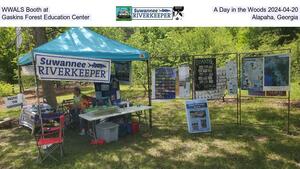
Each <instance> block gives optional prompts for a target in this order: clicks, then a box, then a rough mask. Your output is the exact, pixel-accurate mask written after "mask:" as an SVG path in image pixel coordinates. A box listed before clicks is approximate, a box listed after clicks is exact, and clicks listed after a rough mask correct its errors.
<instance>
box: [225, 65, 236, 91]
mask: <svg viewBox="0 0 300 169" xmlns="http://www.w3.org/2000/svg"><path fill="white" fill-rule="evenodd" d="M226 79H227V91H228V95H236V94H237V91H238V82H237V64H236V62H234V61H229V62H227V64H226Z"/></svg>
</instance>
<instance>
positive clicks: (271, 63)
mask: <svg viewBox="0 0 300 169" xmlns="http://www.w3.org/2000/svg"><path fill="white" fill-rule="evenodd" d="M263 71H264V72H263V73H264V81H263V90H264V91H289V90H290V58H289V55H287V54H280V55H270V56H265V57H264V69H263Z"/></svg>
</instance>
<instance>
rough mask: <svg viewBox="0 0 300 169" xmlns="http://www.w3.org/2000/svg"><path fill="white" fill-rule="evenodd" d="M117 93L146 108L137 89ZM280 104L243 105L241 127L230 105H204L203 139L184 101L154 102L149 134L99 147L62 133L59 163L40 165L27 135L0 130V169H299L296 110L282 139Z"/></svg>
mask: <svg viewBox="0 0 300 169" xmlns="http://www.w3.org/2000/svg"><path fill="white" fill-rule="evenodd" d="M122 90H123V92H122V96H125V97H126V98H135V100H134V101H135V102H136V103H137V102H138V103H146V100H147V99H146V98H141V97H142V96H143V90H142V89H141V88H138V89H130V88H128V87H122ZM84 92H87V93H91V94H92V93H93V91H92V89H87V90H84ZM70 96H72V95H65V96H59V99H63V98H68V97H70ZM279 101H280V100H279ZM279 101H278V100H273V99H271V100H266V99H264V100H262V99H249V100H243V103H244V104H243V107H242V110H243V111H242V123H243V125H242V126H238V125H236V124H235V123H236V104H235V102H225V103H224V102H219V101H212V102H209V108H210V114H211V123H212V132H211V133H206V134H189V133H188V132H187V126H186V116H185V109H184V100H182V99H176V100H172V101H167V102H153V106H154V110H153V121H154V127H153V129H152V130H150V131H148V130H147V129H146V128H145V127H143V128H142V131H141V132H140V133H138V134H137V135H130V136H126V137H124V138H120V139H119V141H118V142H114V143H109V144H105V145H100V146H94V145H89V138H88V137H81V136H79V135H78V134H77V131H72V130H66V136H65V144H64V147H65V151H66V156H65V157H64V159H63V161H61V162H55V161H52V160H48V161H46V162H45V163H43V164H37V163H36V156H37V149H36V147H35V141H34V139H33V137H32V136H31V135H30V134H29V133H28V131H26V130H23V129H17V128H15V129H5V130H0V139H1V142H0V168H53V169H57V168H70V169H71V168H72V169H73V168H79V169H85V168H105V169H106V168H117V169H119V168H187V169H190V168H243V169H244V168H251V169H252V168H299V167H300V132H299V131H300V130H299V129H300V123H299V121H300V120H299V119H300V110H299V108H298V109H297V108H292V111H291V131H292V135H287V134H286V121H285V120H286V113H285V112H284V110H285V107H284V105H283V103H282V102H279ZM3 114H4V113H3V112H0V115H1V116H2V115H3ZM12 114H14V113H12ZM1 116H0V117H1ZM145 133H147V134H146V135H145Z"/></svg>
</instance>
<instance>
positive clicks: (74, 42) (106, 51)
mask: <svg viewBox="0 0 300 169" xmlns="http://www.w3.org/2000/svg"><path fill="white" fill-rule="evenodd" d="M32 53H47V54H53V55H62V56H66V57H67V56H77V57H85V58H98V59H110V60H111V61H135V60H148V58H149V55H148V53H147V52H145V51H142V50H139V49H136V48H133V47H131V46H128V45H126V44H123V43H120V42H117V41H115V40H112V39H109V38H107V37H105V36H102V35H100V34H98V33H96V32H93V31H91V30H90V29H87V28H70V29H69V30H68V31H66V32H65V33H63V34H61V35H60V36H59V37H57V38H55V39H53V40H52V41H50V42H48V43H45V44H43V45H41V46H39V47H37V48H35V49H33V52H29V53H27V54H25V55H23V56H21V57H20V58H19V60H18V64H19V65H21V66H22V65H29V64H32V58H33V57H32Z"/></svg>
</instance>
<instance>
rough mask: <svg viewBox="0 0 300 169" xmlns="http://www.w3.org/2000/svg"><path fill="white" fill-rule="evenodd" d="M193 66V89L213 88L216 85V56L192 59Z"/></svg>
mask: <svg viewBox="0 0 300 169" xmlns="http://www.w3.org/2000/svg"><path fill="white" fill-rule="evenodd" d="M194 68H195V69H194V70H193V71H194V82H195V84H194V87H195V90H196V91H203V90H215V89H216V87H217V84H216V83H217V75H216V58H197V59H194Z"/></svg>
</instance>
